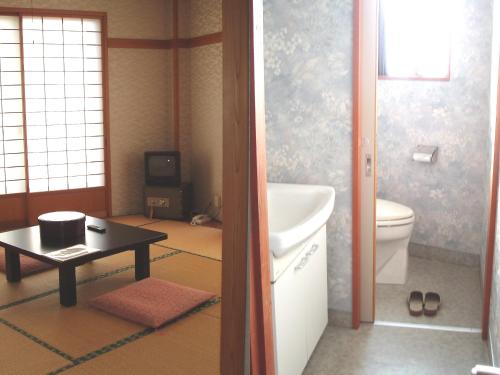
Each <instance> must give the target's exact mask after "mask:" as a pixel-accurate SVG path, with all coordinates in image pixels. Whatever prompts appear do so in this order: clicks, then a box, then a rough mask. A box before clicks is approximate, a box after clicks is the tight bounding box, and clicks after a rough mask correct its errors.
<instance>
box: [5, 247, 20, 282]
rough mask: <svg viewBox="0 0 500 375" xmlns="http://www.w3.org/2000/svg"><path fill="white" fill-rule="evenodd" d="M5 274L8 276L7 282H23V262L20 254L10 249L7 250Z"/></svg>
mask: <svg viewBox="0 0 500 375" xmlns="http://www.w3.org/2000/svg"><path fill="white" fill-rule="evenodd" d="M5 274H6V276H7V281H8V282H10V283H15V282H18V281H21V261H20V257H19V253H18V252H17V251H15V250H11V249H9V248H8V247H6V248H5Z"/></svg>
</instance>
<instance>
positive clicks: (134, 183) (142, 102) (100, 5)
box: [0, 0, 173, 215]
mask: <svg viewBox="0 0 500 375" xmlns="http://www.w3.org/2000/svg"><path fill="white" fill-rule="evenodd" d="M0 6H15V7H28V8H29V7H31V1H30V0H0ZM33 7H34V8H51V9H67V10H87V11H102V12H107V14H108V29H109V30H108V36H109V37H111V38H142V39H167V38H171V37H172V13H171V9H172V3H171V0H147V1H139V0H33ZM170 54H171V51H164V50H135V49H110V50H109V86H110V98H109V100H110V127H111V129H110V130H111V142H110V143H111V180H112V182H111V184H112V206H113V215H121V214H129V213H137V212H141V211H142V186H143V182H144V177H143V173H144V172H143V170H144V168H143V153H144V151H145V150H151V149H165V148H167V149H170V148H172V147H173V141H172V94H171V93H172V90H171V80H172V70H171V61H172V58H171V55H170Z"/></svg>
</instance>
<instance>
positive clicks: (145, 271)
mask: <svg viewBox="0 0 500 375" xmlns="http://www.w3.org/2000/svg"><path fill="white" fill-rule="evenodd" d="M149 274H150V271H149V245H140V246H137V247H136V248H135V279H136V280H137V281H139V280H142V279H146V278H148V277H149Z"/></svg>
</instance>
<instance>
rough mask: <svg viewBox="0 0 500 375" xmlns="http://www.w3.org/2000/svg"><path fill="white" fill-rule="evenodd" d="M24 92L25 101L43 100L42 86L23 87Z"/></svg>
mask: <svg viewBox="0 0 500 375" xmlns="http://www.w3.org/2000/svg"><path fill="white" fill-rule="evenodd" d="M24 92H25V94H26V99H32V98H33V99H35V98H39V99H40V98H44V97H45V90H44V86H43V85H25V86H24Z"/></svg>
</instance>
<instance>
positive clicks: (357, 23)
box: [352, 0, 362, 329]
mask: <svg viewBox="0 0 500 375" xmlns="http://www.w3.org/2000/svg"><path fill="white" fill-rule="evenodd" d="M360 8H361V4H360V0H354V4H353V25H354V26H353V55H352V67H353V72H352V97H353V103H352V327H353V328H354V329H358V328H359V326H360V324H361V307H360V306H361V114H360V111H361V109H360V101H361V100H360V95H361V86H360V84H361V82H360V66H361V61H360V52H361V51H360V48H361V40H360V35H361V32H360V28H361V22H362V18H361V14H360Z"/></svg>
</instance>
